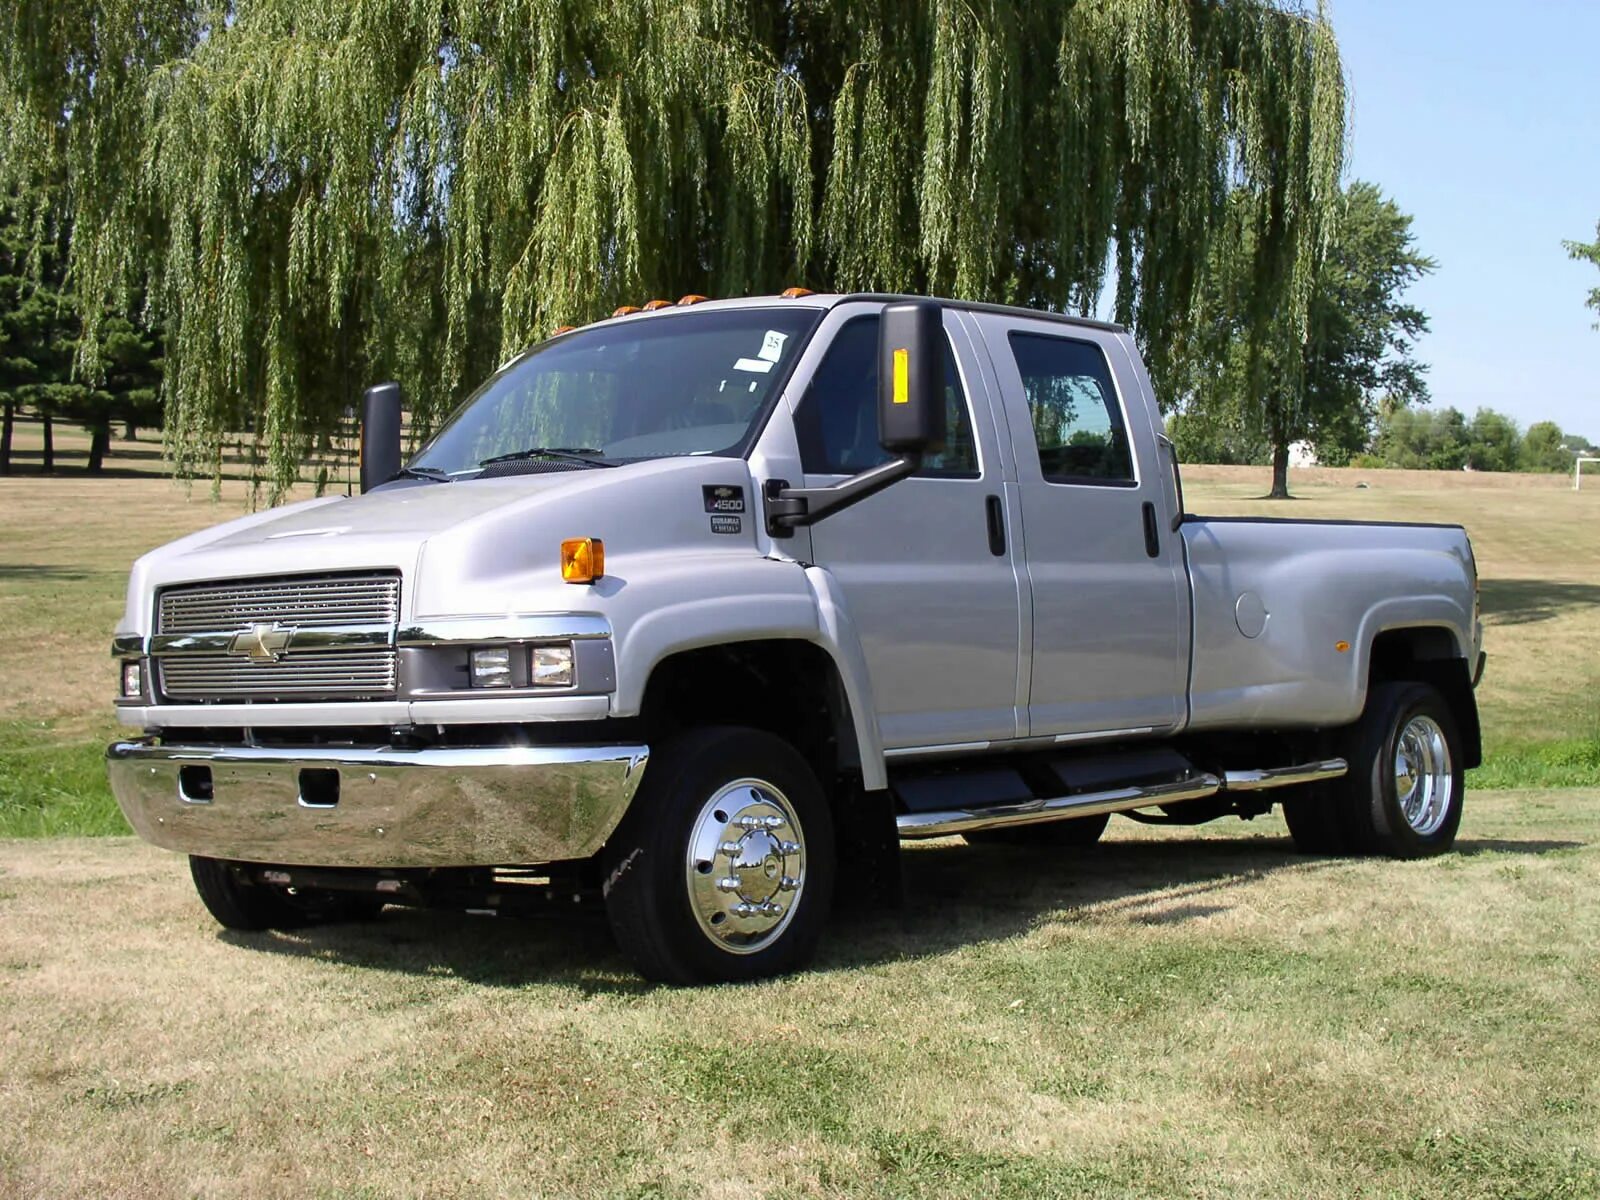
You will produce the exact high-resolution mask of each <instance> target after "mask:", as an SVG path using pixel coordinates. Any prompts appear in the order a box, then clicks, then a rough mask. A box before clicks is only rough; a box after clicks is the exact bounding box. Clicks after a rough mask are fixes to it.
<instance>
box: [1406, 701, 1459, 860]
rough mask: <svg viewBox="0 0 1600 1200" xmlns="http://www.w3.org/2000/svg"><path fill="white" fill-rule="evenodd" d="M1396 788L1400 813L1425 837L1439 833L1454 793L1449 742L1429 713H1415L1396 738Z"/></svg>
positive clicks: (1413, 828) (1407, 822)
mask: <svg viewBox="0 0 1600 1200" xmlns="http://www.w3.org/2000/svg"><path fill="white" fill-rule="evenodd" d="M1394 792H1395V798H1396V800H1398V801H1399V804H1400V814H1401V816H1403V817H1405V819H1406V824H1407V825H1409V826H1411V828H1412V830H1414V831H1415V832H1416V833H1417V834H1419V835H1420V836H1422V837H1431V836H1432V835H1433V834H1435V833H1438V832H1439V827H1440V826H1442V825H1443V824H1444V822H1445V818H1446V817H1448V816H1449V815H1450V802H1451V800H1452V799H1453V798H1454V793H1455V773H1454V771H1453V770H1452V763H1451V759H1450V742H1449V739H1448V738H1446V737H1445V732H1444V730H1443V729H1442V728H1441V727H1440V725H1439V722H1437V721H1435V720H1434V719H1433V718H1432V717H1430V716H1428V715H1427V714H1426V713H1418V714H1416V715H1415V716H1413V717H1412V718H1411V719H1410V720H1409V721H1407V722H1406V724H1405V727H1404V728H1402V729H1401V730H1400V735H1399V736H1398V737H1397V738H1395V743H1394Z"/></svg>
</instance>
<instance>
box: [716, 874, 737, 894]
mask: <svg viewBox="0 0 1600 1200" xmlns="http://www.w3.org/2000/svg"><path fill="white" fill-rule="evenodd" d="M738 890H739V881H738V880H737V879H736V878H734V877H733V876H732V875H729V876H727V877H726V878H724V879H719V880H717V891H719V892H737V891H738Z"/></svg>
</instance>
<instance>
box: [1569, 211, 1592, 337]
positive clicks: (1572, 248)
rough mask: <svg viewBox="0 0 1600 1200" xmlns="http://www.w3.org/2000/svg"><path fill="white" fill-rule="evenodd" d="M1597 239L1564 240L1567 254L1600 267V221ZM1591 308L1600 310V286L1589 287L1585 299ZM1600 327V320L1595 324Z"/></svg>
mask: <svg viewBox="0 0 1600 1200" xmlns="http://www.w3.org/2000/svg"><path fill="white" fill-rule="evenodd" d="M1594 232H1595V240H1594V241H1592V242H1563V243H1562V245H1564V246H1565V247H1566V248H1567V255H1568V257H1570V258H1573V259H1575V260H1577V261H1579V262H1590V263H1593V264H1594V265H1595V266H1597V267H1600V223H1597V224H1596V225H1595V230H1594ZM1584 303H1585V304H1587V305H1588V306H1589V307H1590V308H1592V309H1594V310H1595V311H1596V312H1600V287H1596V288H1590V289H1589V298H1588V299H1587V300H1585V301H1584ZM1595 328H1596V329H1600V322H1597V323H1596V325H1595Z"/></svg>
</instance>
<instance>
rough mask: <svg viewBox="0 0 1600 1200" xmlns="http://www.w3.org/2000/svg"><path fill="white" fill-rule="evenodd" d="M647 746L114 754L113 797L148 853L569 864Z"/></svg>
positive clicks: (191, 749) (147, 744)
mask: <svg viewBox="0 0 1600 1200" xmlns="http://www.w3.org/2000/svg"><path fill="white" fill-rule="evenodd" d="M648 759H649V748H648V747H646V746H633V745H623V746H492V747H448V748H434V749H426V750H401V749H395V748H391V747H386V746H378V747H357V748H324V747H317V748H307V749H276V748H274V749H267V748H258V747H249V746H192V745H191V746H183V745H177V746H174V745H157V744H155V743H154V742H153V741H149V740H145V741H130V742H117V743H115V744H113V745H112V746H111V747H110V748H109V749H107V751H106V764H107V768H108V771H109V773H110V776H111V790H112V791H113V792H114V793H115V794H116V797H117V803H118V804H119V805H120V806H121V807H122V811H123V814H124V815H125V816H126V817H127V818H128V822H129V824H131V825H132V826H133V828H134V830H135V831H136V832H137V833H138V834H139V836H141V837H143V838H144V839H145V840H146V841H149V842H153V843H154V844H155V845H157V846H161V847H164V848H165V849H168V850H177V851H180V852H182V853H185V854H202V855H206V856H207V857H211V858H225V859H235V860H238V861H242V862H260V863H277V864H285V865H295V866H318V867H472V866H510V865H523V864H533V863H547V862H564V861H568V860H572V859H580V858H587V857H588V856H589V855H591V854H593V853H595V852H596V851H597V850H599V849H600V847H601V846H602V845H604V844H605V841H606V839H607V838H608V837H610V836H611V834H612V832H613V831H614V830H615V829H616V827H617V825H618V823H619V822H620V821H621V820H622V816H623V814H624V813H625V812H626V811H627V809H628V804H629V802H630V801H631V800H632V799H633V795H634V792H635V791H637V789H638V786H639V780H640V778H641V777H642V775H643V774H644V768H645V764H646V762H647V761H648Z"/></svg>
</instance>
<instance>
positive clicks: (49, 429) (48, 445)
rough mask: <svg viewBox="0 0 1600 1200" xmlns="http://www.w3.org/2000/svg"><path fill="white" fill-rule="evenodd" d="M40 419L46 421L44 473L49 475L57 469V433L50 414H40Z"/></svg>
mask: <svg viewBox="0 0 1600 1200" xmlns="http://www.w3.org/2000/svg"><path fill="white" fill-rule="evenodd" d="M39 417H40V419H41V420H43V421H44V473H45V474H46V475H49V474H51V473H53V472H54V471H55V469H56V431H55V428H54V426H53V425H52V424H51V421H50V414H49V413H40V414H39Z"/></svg>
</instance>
